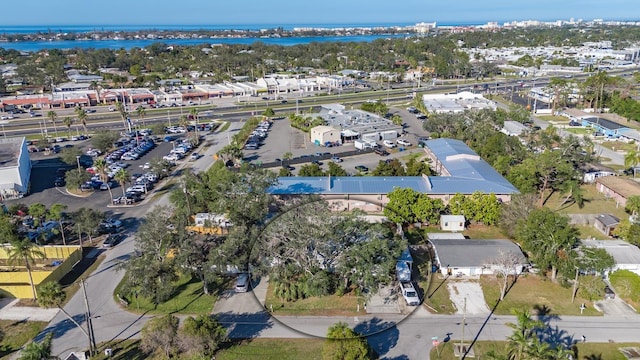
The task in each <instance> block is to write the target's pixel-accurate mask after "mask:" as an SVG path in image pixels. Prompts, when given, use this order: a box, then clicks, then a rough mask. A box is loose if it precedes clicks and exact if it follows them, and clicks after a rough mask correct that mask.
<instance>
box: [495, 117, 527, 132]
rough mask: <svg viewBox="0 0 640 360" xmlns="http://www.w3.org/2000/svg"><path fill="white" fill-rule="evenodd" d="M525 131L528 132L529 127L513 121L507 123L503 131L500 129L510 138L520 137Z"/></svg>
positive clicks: (501, 130)
mask: <svg viewBox="0 0 640 360" xmlns="http://www.w3.org/2000/svg"><path fill="white" fill-rule="evenodd" d="M525 131H527V127H526V126H524V124H522V123H520V122H517V121H512V120H507V121H505V122H504V125H503V126H502V129H500V132H501V133H503V134H505V135H508V136H520V135H522V134H523V133H524V132H525Z"/></svg>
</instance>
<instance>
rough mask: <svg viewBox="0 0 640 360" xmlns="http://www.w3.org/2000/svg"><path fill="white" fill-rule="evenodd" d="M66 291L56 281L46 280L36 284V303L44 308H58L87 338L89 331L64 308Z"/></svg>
mask: <svg viewBox="0 0 640 360" xmlns="http://www.w3.org/2000/svg"><path fill="white" fill-rule="evenodd" d="M66 299H67V293H66V292H64V290H63V289H62V286H60V283H58V282H57V281H47V282H45V283H42V284H40V285H39V286H38V305H40V306H41V307H43V308H45V309H50V308H54V307H55V308H58V309H59V310H60V311H62V313H63V314H64V315H65V316H66V317H67V318H68V319H69V320H70V321H71V322H72V323H73V324H74V325H75V326H77V327H78V329H80V330H81V331H82V333H84V335H85V336H86V337H87V338H88V337H89V333H88V332H87V330H85V329H84V328H83V327H82V325H80V324H79V323H78V322H77V321H76V320H75V319H74V318H73V316H71V314H69V313H68V312H67V311H66V310H65V309H64V306H63V305H64V302H65V300H66Z"/></svg>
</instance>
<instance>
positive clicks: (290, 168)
mask: <svg viewBox="0 0 640 360" xmlns="http://www.w3.org/2000/svg"><path fill="white" fill-rule="evenodd" d="M285 168H286V169H287V170H289V171H293V170H295V169H296V168H295V166H291V165H287V166H285Z"/></svg>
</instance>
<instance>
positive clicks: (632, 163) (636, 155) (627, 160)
mask: <svg viewBox="0 0 640 360" xmlns="http://www.w3.org/2000/svg"><path fill="white" fill-rule="evenodd" d="M638 164H640V151H636V150H630V151H628V152H627V154H626V155H625V156H624V166H625V167H627V168H633V177H636V167H637V166H638Z"/></svg>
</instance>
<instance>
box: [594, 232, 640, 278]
mask: <svg viewBox="0 0 640 360" xmlns="http://www.w3.org/2000/svg"><path fill="white" fill-rule="evenodd" d="M581 242H582V245H584V246H586V247H594V248H600V249H605V250H606V251H607V253H609V254H610V255H611V256H613V260H615V262H616V264H615V265H614V266H613V268H612V269H611V272H614V271H616V270H629V271H631V272H634V273H636V274H638V275H640V248H638V247H637V246H635V245H631V244H629V243H628V242H626V241H622V240H581Z"/></svg>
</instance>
